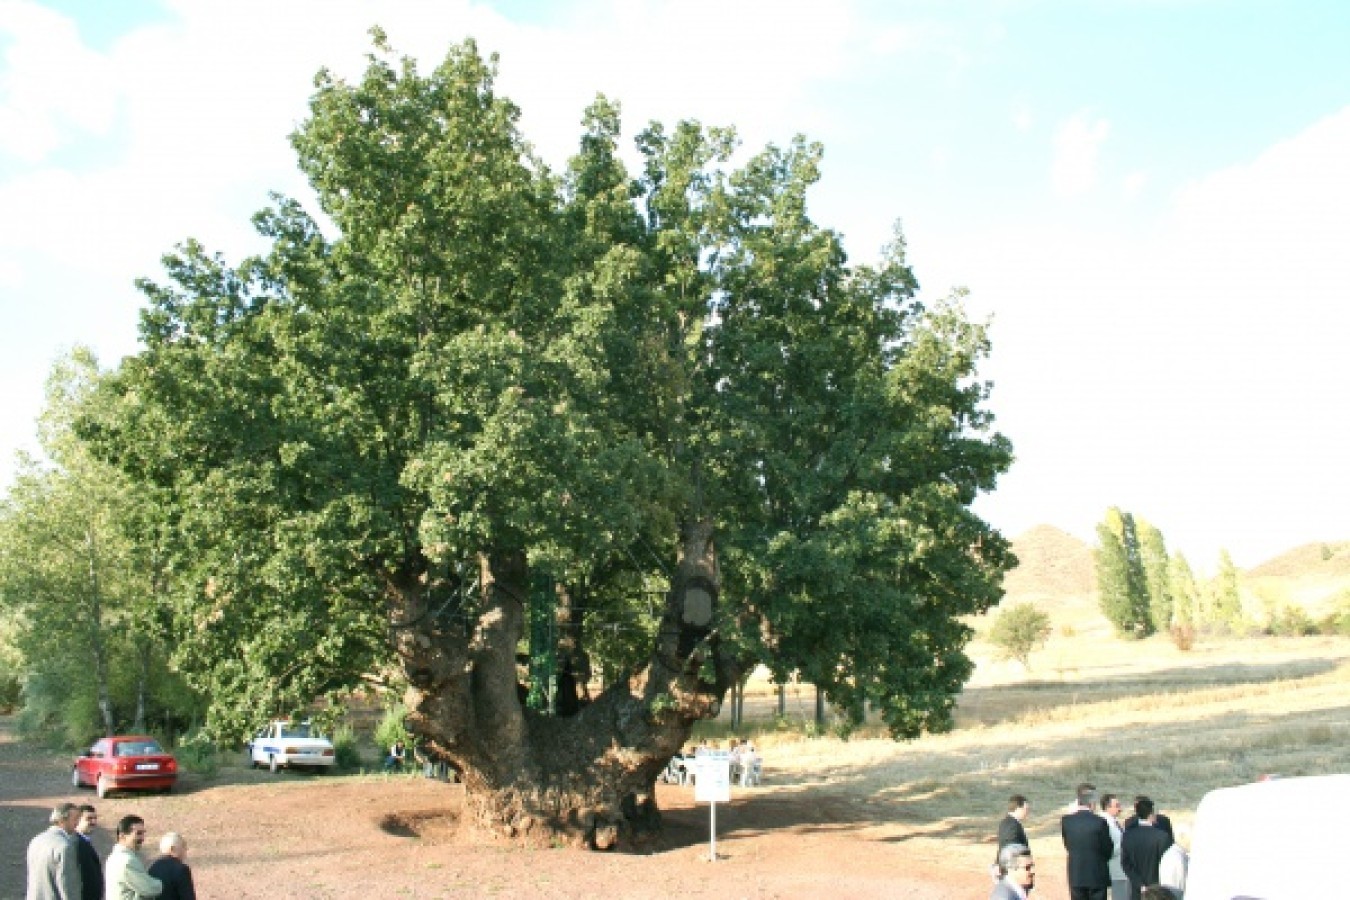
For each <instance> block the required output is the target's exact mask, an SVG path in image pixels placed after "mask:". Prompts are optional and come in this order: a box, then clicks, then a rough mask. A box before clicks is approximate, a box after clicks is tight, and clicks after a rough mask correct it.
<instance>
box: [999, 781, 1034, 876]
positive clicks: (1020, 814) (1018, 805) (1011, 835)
mask: <svg viewBox="0 0 1350 900" xmlns="http://www.w3.org/2000/svg"><path fill="white" fill-rule="evenodd" d="M1030 813H1031V801H1030V800H1028V799H1027V798H1026V797H1023V796H1022V795H1021V794H1013V795H1012V796H1011V797H1009V798H1008V814H1007V815H1006V816H1004V817H1003V819H1002V820H1001V821H1000V822H999V823H998V849H999V850H1002V849H1003V848H1004V847H1006V846H1008V845H1009V844H1021V845H1022V846H1023V847H1030V846H1031V842H1030V841H1028V840H1027V832H1026V829H1024V828H1023V827H1022V823H1023V822H1025V821H1026V820H1027V815H1028V814H1030ZM994 858H995V860H996V861H997V859H998V851H997V850H996V851H994Z"/></svg>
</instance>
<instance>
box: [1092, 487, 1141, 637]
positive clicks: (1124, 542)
mask: <svg viewBox="0 0 1350 900" xmlns="http://www.w3.org/2000/svg"><path fill="white" fill-rule="evenodd" d="M1097 544H1098V546H1097V552H1096V563H1097V590H1098V594H1099V602H1100V603H1101V608H1102V613H1103V614H1104V615H1105V616H1106V618H1107V619H1108V620H1109V621H1110V622H1111V624H1112V625H1113V626H1115V629H1116V633H1117V634H1118V635H1120V636H1121V637H1129V638H1143V637H1148V636H1149V635H1150V634H1152V633H1153V631H1154V623H1153V615H1152V608H1151V603H1150V598H1149V591H1148V577H1147V575H1146V573H1145V571H1144V562H1143V556H1142V555H1141V550H1140V546H1139V536H1138V532H1137V529H1136V526H1135V519H1134V516H1132V515H1131V514H1130V513H1128V512H1124V511H1122V510H1120V509H1117V508H1115V507H1112V508H1111V509H1109V510H1107V511H1106V519H1105V521H1103V522H1102V523H1101V524H1099V525H1098V526H1097Z"/></svg>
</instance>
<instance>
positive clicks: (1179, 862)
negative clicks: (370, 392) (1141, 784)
mask: <svg viewBox="0 0 1350 900" xmlns="http://www.w3.org/2000/svg"><path fill="white" fill-rule="evenodd" d="M1030 812H1031V803H1030V801H1028V800H1027V798H1026V797H1024V796H1022V795H1021V794H1014V795H1013V796H1012V797H1010V798H1009V800H1008V814H1007V815H1006V816H1004V817H1003V819H1002V821H1000V822H999V827H998V853H997V856H996V858H995V863H994V871H993V873H992V874H993V877H994V879H995V885H994V891H993V893H992V894H990V900H1026V898H1027V896H1028V894H1029V893H1030V892H1031V890H1032V889H1033V888H1034V887H1035V885H1036V874H1035V870H1036V867H1035V863H1034V862H1033V861H1032V855H1031V843H1030V842H1029V841H1028V840H1027V834H1026V829H1025V828H1024V827H1023V823H1024V822H1025V821H1026V818H1027V816H1028V814H1030ZM1120 814H1121V803H1120V800H1119V798H1118V797H1116V795H1114V794H1103V795H1101V797H1100V798H1098V795H1097V789H1096V787H1094V786H1093V785H1091V784H1080V785H1079V786H1078V790H1077V792H1076V797H1075V801H1074V807H1073V809H1072V810H1071V811H1070V812H1069V813H1068V814H1067V815H1065V816H1064V817H1063V818H1062V819H1061V820H1060V834H1061V836H1062V838H1063V840H1064V849H1065V850H1066V851H1067V853H1068V882H1069V895H1070V897H1071V898H1072V900H1108V897H1109V898H1110V900H1181V898H1182V897H1183V895H1184V891H1185V887H1186V867H1187V862H1188V860H1187V857H1186V852H1185V850H1183V849H1182V847H1181V845H1180V844H1178V843H1176V838H1175V835H1174V833H1173V830H1172V823H1171V822H1170V821H1169V820H1168V818H1167V816H1165V815H1163V814H1162V813H1160V812H1158V811H1157V809H1156V807H1155V805H1154V803H1153V801H1152V800H1151V799H1149V798H1148V797H1145V796H1142V795H1141V796H1139V797H1136V798H1135V802H1134V814H1133V815H1132V816H1130V817H1129V818H1128V819H1126V820H1125V821H1124V822H1121V821H1120Z"/></svg>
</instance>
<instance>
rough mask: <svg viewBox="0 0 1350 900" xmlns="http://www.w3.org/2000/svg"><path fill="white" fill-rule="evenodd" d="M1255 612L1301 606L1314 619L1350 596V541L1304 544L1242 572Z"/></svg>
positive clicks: (1328, 611)
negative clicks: (1294, 605) (1290, 605)
mask: <svg viewBox="0 0 1350 900" xmlns="http://www.w3.org/2000/svg"><path fill="white" fill-rule="evenodd" d="M1242 580H1243V584H1244V586H1245V587H1246V588H1247V590H1248V591H1249V592H1250V593H1251V595H1252V597H1253V600H1254V602H1253V603H1252V605H1253V606H1255V607H1256V608H1257V609H1260V610H1261V611H1266V610H1270V609H1274V608H1277V607H1279V606H1282V605H1285V604H1297V605H1299V606H1302V607H1303V608H1304V609H1305V610H1307V612H1308V613H1309V614H1310V615H1312V616H1313V617H1314V618H1320V617H1321V616H1324V615H1326V614H1328V613H1330V612H1331V611H1332V610H1334V609H1336V608H1337V607H1338V606H1339V604H1340V602H1341V598H1343V597H1345V596H1347V595H1350V542H1345V541H1342V542H1339V543H1326V544H1304V545H1303V546H1301V547H1295V548H1294V549H1293V550H1289V551H1287V552H1285V553H1281V554H1280V555H1279V556H1277V557H1275V558H1274V559H1269V560H1266V561H1265V562H1263V563H1261V565H1259V566H1256V567H1254V568H1251V569H1248V570H1247V571H1246V572H1244V573H1243V579H1242Z"/></svg>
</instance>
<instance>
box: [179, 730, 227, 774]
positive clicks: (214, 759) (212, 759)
mask: <svg viewBox="0 0 1350 900" xmlns="http://www.w3.org/2000/svg"><path fill="white" fill-rule="evenodd" d="M173 755H174V756H175V757H176V758H177V759H178V765H179V766H181V767H182V768H184V769H186V770H187V771H189V772H192V773H193V774H196V775H214V774H216V772H218V771H219V770H220V753H219V752H218V751H217V750H216V745H215V744H214V743H212V742H211V740H210V739H209V738H208V737H207V736H206V733H205V732H204V731H202V730H201V729H199V728H197V729H193V730H192V731H189V732H188V733H187V734H186V735H184V737H183V739H182V740H181V741H179V742H178V746H177V747H175V748H174V751H173Z"/></svg>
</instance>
